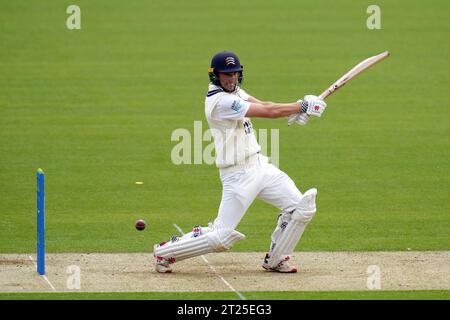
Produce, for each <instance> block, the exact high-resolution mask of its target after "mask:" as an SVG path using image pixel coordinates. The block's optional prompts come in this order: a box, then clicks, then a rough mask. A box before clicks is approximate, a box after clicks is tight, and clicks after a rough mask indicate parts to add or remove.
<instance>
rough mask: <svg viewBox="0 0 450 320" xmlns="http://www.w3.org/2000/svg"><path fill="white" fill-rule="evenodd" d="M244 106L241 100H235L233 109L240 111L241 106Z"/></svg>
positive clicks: (232, 105)
mask: <svg viewBox="0 0 450 320" xmlns="http://www.w3.org/2000/svg"><path fill="white" fill-rule="evenodd" d="M242 107H243V104H242V103H241V102H240V101H239V100H234V101H233V103H232V104H231V109H233V110H234V111H236V112H239V110H241V108H242Z"/></svg>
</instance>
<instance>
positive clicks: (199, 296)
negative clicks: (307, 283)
mask: <svg viewBox="0 0 450 320" xmlns="http://www.w3.org/2000/svg"><path fill="white" fill-rule="evenodd" d="M242 294H243V295H244V296H245V298H246V299H247V300H341V299H345V300H449V299H450V291H329V292H304V291H284V292H274V291H268V292H243V293H242ZM111 299H112V300H239V297H238V296H237V295H235V294H234V293H230V292H189V293H185V292H144V293H138V292H122V293H98V292H96V293H0V300H111Z"/></svg>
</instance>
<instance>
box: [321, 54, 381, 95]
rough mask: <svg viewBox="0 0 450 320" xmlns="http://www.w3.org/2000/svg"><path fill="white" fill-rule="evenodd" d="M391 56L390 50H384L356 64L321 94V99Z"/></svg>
mask: <svg viewBox="0 0 450 320" xmlns="http://www.w3.org/2000/svg"><path fill="white" fill-rule="evenodd" d="M388 56H389V51H385V52H382V53H380V54H378V55H376V56H373V57H370V58H367V59H366V60H364V61H361V62H360V63H358V64H357V65H356V66H354V67H353V68H352V69H351V70H350V71H348V72H347V73H346V74H344V75H343V76H342V77H340V78H339V79H338V80H337V81H335V82H334V83H333V84H332V85H331V86H330V87H328V88H327V89H326V90H325V91H324V92H322V93H321V94H320V95H319V98H320V99H322V100H323V99H325V98H326V97H328V96H330V95H331V94H332V93H333V92H335V91H336V90H338V89H339V88H341V87H342V86H344V85H345V84H346V83H347V82H349V81H350V80H351V79H353V78H354V77H356V76H357V75H359V74H361V73H362V72H363V71H364V70H367V69H369V68H370V67H371V66H373V65H375V64H376V63H378V62H380V61H381V60H383V59H385V58H387V57H388Z"/></svg>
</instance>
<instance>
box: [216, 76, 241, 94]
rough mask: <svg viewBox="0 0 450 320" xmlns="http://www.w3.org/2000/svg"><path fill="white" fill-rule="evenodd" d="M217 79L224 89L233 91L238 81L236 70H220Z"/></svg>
mask: <svg viewBox="0 0 450 320" xmlns="http://www.w3.org/2000/svg"><path fill="white" fill-rule="evenodd" d="M219 80H220V84H221V85H222V87H224V88H225V90H226V91H234V89H235V87H236V84H237V81H238V72H221V73H219Z"/></svg>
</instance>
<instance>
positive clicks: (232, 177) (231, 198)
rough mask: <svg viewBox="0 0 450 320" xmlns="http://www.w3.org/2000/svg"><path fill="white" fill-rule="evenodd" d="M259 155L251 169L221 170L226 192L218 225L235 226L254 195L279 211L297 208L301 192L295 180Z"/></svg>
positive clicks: (216, 224) (218, 216) (223, 194)
mask: <svg viewBox="0 0 450 320" xmlns="http://www.w3.org/2000/svg"><path fill="white" fill-rule="evenodd" d="M257 157H258V161H257V163H256V164H253V165H252V166H250V167H249V168H245V169H242V170H236V171H230V172H221V173H220V178H221V180H222V186H223V191H222V201H221V203H220V207H219V213H218V215H217V218H216V220H215V221H214V227H215V228H218V229H221V228H226V229H232V230H234V229H236V227H237V225H238V224H239V222H240V221H241V219H242V218H243V217H244V214H245V212H246V211H247V209H248V208H249V207H250V205H251V204H252V203H253V201H254V200H255V198H259V199H261V200H263V201H265V202H267V203H269V204H271V205H273V206H275V207H277V208H278V209H279V210H280V211H283V210H285V211H292V210H294V209H295V208H296V207H297V204H298V203H299V201H300V198H301V195H302V194H301V192H300V191H299V190H298V188H297V186H296V185H295V183H294V181H292V179H291V178H289V176H288V175H287V174H286V173H284V172H283V171H281V170H280V169H278V168H277V167H275V166H274V165H273V164H270V163H268V159H267V157H265V156H263V155H260V154H259V155H258V156H257Z"/></svg>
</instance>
